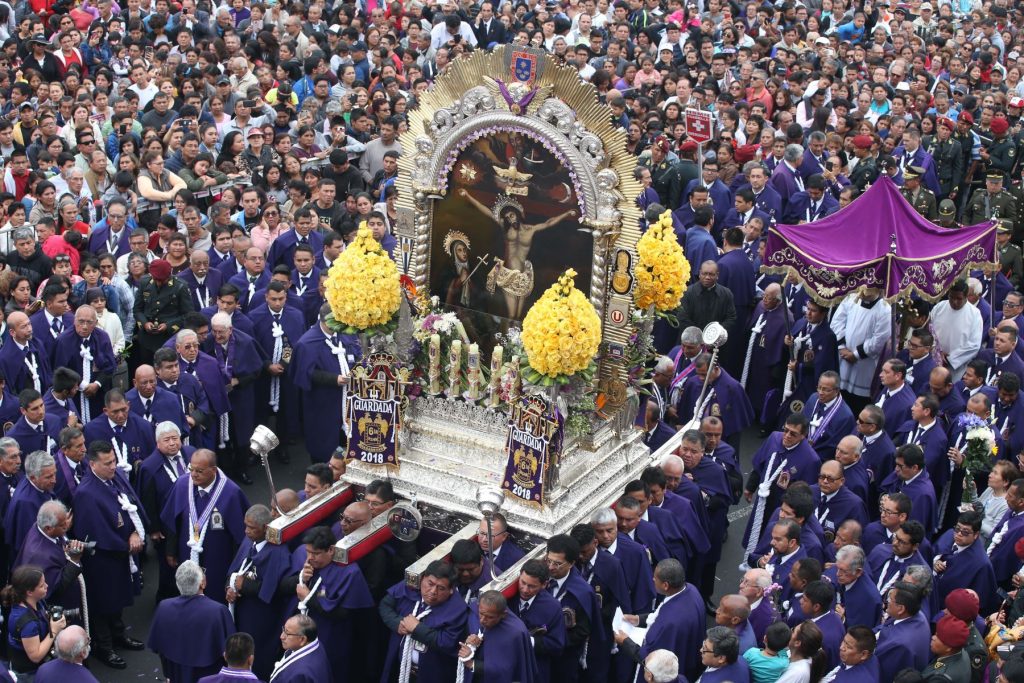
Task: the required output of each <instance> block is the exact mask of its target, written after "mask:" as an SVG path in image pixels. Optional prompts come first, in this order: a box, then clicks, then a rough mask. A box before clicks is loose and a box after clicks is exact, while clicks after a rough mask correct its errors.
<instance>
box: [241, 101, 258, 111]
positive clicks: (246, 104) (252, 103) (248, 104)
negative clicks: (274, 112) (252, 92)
mask: <svg viewBox="0 0 1024 683" xmlns="http://www.w3.org/2000/svg"><path fill="white" fill-rule="evenodd" d="M242 106H243V107H246V108H248V109H252V108H253V107H255V106H256V100H242Z"/></svg>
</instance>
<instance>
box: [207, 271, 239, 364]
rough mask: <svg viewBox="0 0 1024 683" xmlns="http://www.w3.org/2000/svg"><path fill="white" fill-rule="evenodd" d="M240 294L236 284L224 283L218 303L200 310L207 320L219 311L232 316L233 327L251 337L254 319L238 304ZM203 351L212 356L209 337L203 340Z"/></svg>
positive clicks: (211, 344) (218, 292)
mask: <svg viewBox="0 0 1024 683" xmlns="http://www.w3.org/2000/svg"><path fill="white" fill-rule="evenodd" d="M239 295H240V292H239V291H238V287H236V286H235V285H232V284H225V285H222V286H221V287H220V288H219V289H218V290H217V303H216V304H215V305H213V306H204V307H203V309H202V310H201V311H199V312H200V313H201V314H202V315H203V317H205V318H206V319H207V320H211V319H212V318H213V316H215V315H217V314H218V313H224V314H226V315H227V316H228V317H229V318H231V326H232V327H234V328H235V329H237V330H241V331H242V332H245V333H246V334H247V335H249V336H250V337H251V336H252V321H251V320H250V319H249V316H247V315H246V314H245V313H243V312H242V308H241V306H239V304H238V297H239ZM203 351H205V352H206V353H208V354H210V355H211V356H212V355H213V343H212V340H211V339H210V338H209V337H207V338H206V339H204V340H203Z"/></svg>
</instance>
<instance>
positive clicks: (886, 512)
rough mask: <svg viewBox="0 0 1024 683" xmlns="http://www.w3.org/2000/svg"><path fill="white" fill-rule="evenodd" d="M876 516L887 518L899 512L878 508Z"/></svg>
mask: <svg viewBox="0 0 1024 683" xmlns="http://www.w3.org/2000/svg"><path fill="white" fill-rule="evenodd" d="M878 514H879V515H881V516H882V517H889V516H892V515H898V514H900V511H899V510H886V509H885V508H879V509H878Z"/></svg>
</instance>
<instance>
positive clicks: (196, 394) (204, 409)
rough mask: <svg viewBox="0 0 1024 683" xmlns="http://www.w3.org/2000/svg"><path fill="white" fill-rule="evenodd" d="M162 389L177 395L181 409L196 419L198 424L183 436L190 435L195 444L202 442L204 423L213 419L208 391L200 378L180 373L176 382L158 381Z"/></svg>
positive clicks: (189, 437) (176, 398)
mask: <svg viewBox="0 0 1024 683" xmlns="http://www.w3.org/2000/svg"><path fill="white" fill-rule="evenodd" d="M157 384H158V386H159V387H160V388H161V389H166V390H167V391H169V392H171V393H172V394H174V395H175V400H177V401H178V403H180V404H181V410H182V412H183V413H184V414H185V415H188V416H189V417H191V418H192V419H194V420H195V421H196V426H195V427H192V428H191V429H189V430H186V431H185V432H184V433H183V434H182V435H181V436H182V439H184V438H185V437H188V439H189V441H190V442H191V443H193V444H200V443H201V442H202V437H203V425H204V424H206V423H208V422H209V421H210V419H211V415H212V411H211V408H210V402H209V401H208V400H207V398H206V391H205V390H204V389H203V385H202V384H200V382H199V380H198V379H196V378H195V377H193V376H192V375H189V374H187V373H183V372H182V373H180V374H179V376H178V381H177V382H175V383H174V384H167V383H166V382H164V381H162V380H161V381H160V382H158V383H157Z"/></svg>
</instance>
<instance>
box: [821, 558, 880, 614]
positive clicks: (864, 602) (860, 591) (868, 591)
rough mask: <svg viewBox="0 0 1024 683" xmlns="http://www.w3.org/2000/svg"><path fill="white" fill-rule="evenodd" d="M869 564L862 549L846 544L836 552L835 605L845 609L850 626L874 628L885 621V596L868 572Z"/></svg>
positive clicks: (843, 611)
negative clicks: (866, 564) (883, 600)
mask: <svg viewBox="0 0 1024 683" xmlns="http://www.w3.org/2000/svg"><path fill="white" fill-rule="evenodd" d="M866 561H867V558H866V557H865V555H864V549H863V548H861V547H859V546H855V545H845V546H843V547H841V548H840V549H839V550H838V551H836V565H835V568H834V572H835V584H836V604H837V605H838V606H839V607H841V608H842V616H843V621H844V622H845V623H846V624H847V626H867V627H869V628H873V627H874V626H875V624H877V623H878V622H879V620H880V619H881V618H882V596H881V595H880V594H879V592H878V587H877V586H875V584H874V583H873V582H872V580H871V577H870V576H868V575H867V573H866V572H865V569H866V566H865V562H866ZM829 571H830V572H832V571H833V570H831V569H830V570H829ZM829 576H830V578H831V574H829ZM837 611H838V609H837Z"/></svg>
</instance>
